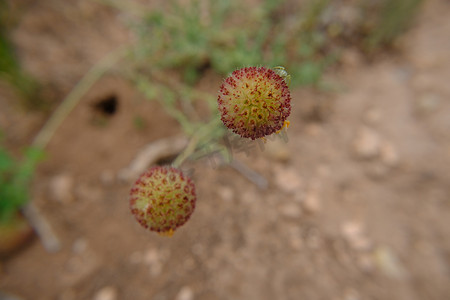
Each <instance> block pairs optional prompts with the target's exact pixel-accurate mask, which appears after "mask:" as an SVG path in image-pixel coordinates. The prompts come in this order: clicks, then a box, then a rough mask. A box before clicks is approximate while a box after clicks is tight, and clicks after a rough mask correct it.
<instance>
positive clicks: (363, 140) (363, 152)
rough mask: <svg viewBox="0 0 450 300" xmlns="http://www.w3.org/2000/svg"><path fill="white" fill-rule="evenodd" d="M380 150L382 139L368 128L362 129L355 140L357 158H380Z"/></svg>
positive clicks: (354, 146)
mask: <svg viewBox="0 0 450 300" xmlns="http://www.w3.org/2000/svg"><path fill="white" fill-rule="evenodd" d="M379 148H380V137H379V136H378V134H377V133H376V132H375V131H374V130H373V129H370V128H368V127H362V128H360V129H359V130H358V132H357V134H356V137H355V139H354V140H353V152H354V153H355V155H356V157H357V158H360V159H372V158H375V157H376V156H378V153H379Z"/></svg>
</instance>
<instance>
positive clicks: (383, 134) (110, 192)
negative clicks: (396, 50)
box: [0, 0, 450, 300]
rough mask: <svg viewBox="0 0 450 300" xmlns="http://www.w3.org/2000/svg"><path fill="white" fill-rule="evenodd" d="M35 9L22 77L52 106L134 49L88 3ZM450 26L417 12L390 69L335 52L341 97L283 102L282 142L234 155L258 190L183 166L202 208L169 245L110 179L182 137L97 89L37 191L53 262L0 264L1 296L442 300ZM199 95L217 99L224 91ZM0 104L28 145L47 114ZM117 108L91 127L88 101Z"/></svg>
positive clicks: (113, 90) (138, 104) (229, 172)
mask: <svg viewBox="0 0 450 300" xmlns="http://www.w3.org/2000/svg"><path fill="white" fill-rule="evenodd" d="M21 2H22V3H27V1H21ZM28 2H30V1H28ZM33 3H34V2H33ZM39 3H42V4H35V5H34V6H33V7H30V6H26V5H24V6H25V7H28V9H29V10H26V11H25V14H27V13H28V15H26V16H27V17H26V18H25V19H24V21H23V22H21V23H20V26H19V27H18V28H17V30H16V32H15V35H14V37H15V40H16V43H17V45H18V46H19V48H20V49H21V50H20V54H21V57H22V58H24V62H25V66H26V67H27V68H28V69H29V70H30V72H32V73H33V74H34V75H38V76H43V77H45V80H44V82H47V83H52V84H55V85H57V86H60V91H62V92H67V90H68V88H69V87H70V86H72V85H73V84H75V83H76V80H78V79H79V78H80V76H81V75H82V74H83V73H84V72H86V71H87V69H88V68H89V66H90V65H91V64H92V62H95V61H96V60H98V59H99V58H101V57H102V56H103V55H104V54H105V53H107V52H108V51H107V50H108V49H111V48H114V47H115V46H117V45H119V44H121V43H123V42H124V41H125V40H126V39H127V35H126V32H125V30H124V29H123V27H121V26H120V25H119V24H120V22H119V20H118V18H119V17H120V16H117V15H115V14H114V12H112V11H104V10H102V9H101V6H97V5H95V4H92V3H90V2H89V1H79V2H78V3H79V4H77V5H72V4H62V2H60V1H52V0H47V1H40V2H39ZM61 14H63V15H61ZM64 14H67V15H64ZM449 15H450V5H449V3H448V1H429V2H427V5H426V6H425V7H424V9H423V10H422V11H421V14H420V16H419V19H418V22H417V24H416V25H415V26H414V27H413V28H412V30H410V32H409V33H408V34H407V35H406V36H404V37H403V38H402V40H401V45H402V46H401V48H402V49H403V51H402V52H401V54H398V55H395V56H393V55H392V56H387V57H385V58H380V59H379V60H378V61H377V62H375V63H373V64H371V65H368V64H366V63H364V61H363V59H361V58H360V57H359V55H358V54H357V53H356V52H352V51H348V52H347V53H345V54H344V58H345V60H344V64H343V66H342V68H340V69H339V71H338V72H336V73H335V74H332V76H331V79H332V80H333V81H334V82H335V83H336V84H337V85H338V86H339V88H340V89H339V90H340V91H339V92H335V93H329V94H324V93H319V92H315V91H310V90H305V89H299V90H294V91H293V101H294V102H293V113H292V116H291V118H290V121H291V126H290V128H289V130H288V137H289V142H288V143H284V142H282V141H280V140H274V141H268V143H267V144H265V145H264V151H261V149H260V148H259V145H257V144H254V146H255V147H254V148H252V149H251V151H250V155H246V153H244V152H242V151H239V149H232V150H233V151H234V152H233V153H234V155H235V158H236V159H239V161H241V162H243V163H245V164H247V165H248V166H250V167H251V168H253V169H254V170H256V171H258V172H259V173H260V174H261V175H263V176H265V177H266V178H267V179H268V181H269V188H268V189H266V190H260V189H258V188H257V187H256V186H255V185H254V184H252V183H250V182H249V181H248V180H247V179H246V178H245V177H243V176H242V175H241V174H240V173H238V172H236V171H235V170H233V169H232V168H230V167H220V168H217V167H215V166H214V165H213V164H211V161H210V160H208V159H203V160H200V161H197V162H193V163H191V167H192V168H193V169H194V174H193V178H194V180H195V182H196V185H197V189H198V195H199V197H198V204H197V208H196V211H195V213H194V215H193V217H192V219H191V220H190V221H189V222H188V223H187V224H186V225H185V226H183V227H182V228H180V229H179V230H178V231H177V232H176V233H175V235H174V236H173V237H172V238H165V237H160V236H158V235H156V234H154V233H150V232H146V231H145V230H144V229H142V228H141V227H139V225H138V224H137V223H136V222H135V221H134V220H133V217H132V216H131V215H130V213H129V209H128V203H127V197H128V190H129V187H130V183H129V182H127V183H124V182H121V181H119V180H117V179H116V175H117V174H118V172H119V171H120V170H121V169H123V168H124V167H126V166H127V165H128V164H129V163H130V162H131V160H132V159H133V158H134V157H135V155H136V154H137V153H138V152H139V150H141V148H142V147H143V146H144V145H146V144H147V143H149V142H152V141H156V140H158V139H160V138H163V137H167V136H173V135H175V134H177V133H179V132H180V130H179V127H178V126H177V124H176V122H175V121H173V120H172V119H171V118H170V117H168V116H167V115H166V114H165V113H164V111H163V110H162V108H160V107H159V106H158V105H157V104H156V103H154V102H148V101H145V100H144V99H143V98H142V96H141V95H140V94H139V93H137V92H136V91H135V89H134V88H133V87H132V86H131V85H130V84H129V83H127V82H124V81H123V80H121V79H120V78H118V77H114V76H107V77H105V78H103V79H102V80H100V81H99V82H98V83H97V84H95V86H94V87H93V88H92V89H91V90H90V92H89V93H88V94H87V95H85V96H84V97H83V99H82V100H81V102H80V103H79V105H78V106H77V107H76V109H75V110H74V111H73V112H72V113H71V114H70V116H69V117H68V118H67V119H66V120H65V121H64V123H63V125H62V126H61V128H60V129H59V130H58V131H57V133H56V135H55V136H54V138H53V139H52V141H51V143H50V144H49V146H48V148H47V160H46V161H45V162H44V163H42V165H41V166H40V167H39V170H38V175H37V177H36V180H35V182H34V186H33V201H34V203H35V204H36V206H37V207H38V208H39V209H40V211H41V212H42V214H43V215H44V216H45V217H46V218H47V219H48V221H49V222H50V224H51V225H52V227H53V228H54V230H55V232H56V234H57V236H58V237H59V239H60V241H61V245H62V248H61V250H60V251H59V252H57V253H48V252H46V250H45V249H44V248H43V246H42V244H41V243H40V242H39V240H36V241H34V243H33V244H32V245H31V246H30V247H28V248H27V249H25V250H24V251H22V252H20V253H18V254H17V255H16V256H14V257H13V258H11V259H9V260H7V261H5V262H3V263H2V266H1V273H0V289H1V291H2V292H6V293H10V294H15V295H17V296H20V297H21V298H23V299H58V300H70V299H103V300H105V299H136V300H139V299H158V300H163V299H177V300H189V299H205V300H206V299H344V300H351V299H399V300H415V299H417V300H418V299H442V300H444V299H448V297H449V296H450V279H449V278H450V202H449V200H450V173H449V166H450V102H449V101H448V99H450V85H449V84H448V78H450V55H449V53H450V39H449V38H448V35H449V32H450V19H449V18H448V16H449ZM87 16H88V17H89V16H90V18H91V19H89V18H88V17H87ZM86 18H88V20H91V21H90V22H92V24H91V23H89V22H87V23H86V22H80V20H85V19H86ZM55 20H58V24H60V25H61V26H53V25H54V23H53V21H55ZM89 24H90V25H95V26H90V25H89ZM91 27H92V28H94V27H95V29H92V28H91ZM105 32H107V33H105ZM41 35H43V36H44V37H45V38H43V39H41V38H40V37H41ZM36 43H37V45H36ZM39 45H40V46H39ZM86 45H92V48H89V49H87V48H86ZM46 49H48V51H50V52H48V51H46ZM52 53H53V54H52ZM58 53H59V54H58ZM74 53H75V54H77V53H78V54H77V55H78V56H77V55H75V56H74ZM53 60H54V61H53ZM79 62H80V63H79ZM41 66H42V67H41ZM207 82H208V87H207V88H205V87H202V89H205V90H206V89H209V90H210V91H212V92H213V91H214V90H215V89H216V87H217V86H218V85H219V84H220V78H216V79H214V80H207ZM0 89H1V90H0V92H1V93H0V95H2V98H1V99H0V100H1V101H0V108H1V111H0V120H1V122H0V125H1V126H2V127H1V128H2V129H4V130H6V142H8V143H9V144H10V145H13V146H15V145H18V144H21V143H22V144H24V143H25V142H26V141H29V140H30V138H31V137H32V136H33V134H35V132H36V124H40V123H42V120H43V116H41V115H40V114H39V113H34V114H32V115H30V113H25V112H23V111H20V110H19V109H18V108H17V107H16V106H15V105H13V104H12V103H13V101H14V100H13V98H14V97H13V96H12V93H10V92H7V91H5V89H6V87H4V86H0ZM3 95H6V96H3ZM111 95H115V96H116V98H117V100H118V109H117V112H116V113H115V114H113V115H111V116H103V115H99V112H98V110H96V109H95V103H98V101H99V100H101V99H104V98H105V97H109V96H111ZM317 112H319V115H320V116H321V118H320V119H321V120H317ZM136 118H140V120H142V121H143V126H141V125H139V126H136V124H135V121H136ZM15 124H22V125H19V126H15ZM23 124H25V125H23ZM12 148H14V147H12ZM61 182H62V183H61ZM0 298H1V297H0Z"/></svg>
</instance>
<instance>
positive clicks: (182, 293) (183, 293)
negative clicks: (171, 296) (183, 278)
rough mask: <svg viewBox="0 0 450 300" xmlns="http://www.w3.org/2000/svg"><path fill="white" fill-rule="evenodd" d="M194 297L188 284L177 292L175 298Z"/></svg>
mask: <svg viewBox="0 0 450 300" xmlns="http://www.w3.org/2000/svg"><path fill="white" fill-rule="evenodd" d="M192 299H194V292H193V291H192V289H191V288H190V287H189V286H184V287H182V288H181V290H180V291H179V292H178V294H177V296H176V297H175V300H192Z"/></svg>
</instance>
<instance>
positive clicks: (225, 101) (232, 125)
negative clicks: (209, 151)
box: [217, 67, 291, 140]
mask: <svg viewBox="0 0 450 300" xmlns="http://www.w3.org/2000/svg"><path fill="white" fill-rule="evenodd" d="M217 102H218V105H219V111H220V113H221V119H222V122H223V123H224V124H225V126H227V127H228V128H229V129H231V130H232V131H233V132H234V133H236V134H239V135H240V136H242V137H245V138H251V139H252V140H254V139H257V138H262V137H264V136H266V135H270V134H272V133H275V132H277V131H278V130H280V129H281V128H282V127H283V125H284V122H285V121H286V119H287V117H288V116H289V114H290V113H291V95H290V92H289V88H288V86H287V83H286V82H285V80H284V79H283V78H282V77H281V76H280V75H278V74H277V72H275V71H273V70H271V69H268V68H265V67H248V68H242V69H239V70H236V71H234V72H233V73H232V74H231V75H230V76H229V77H228V78H226V79H225V80H224V82H223V83H222V85H221V87H220V90H219V97H218V99H217Z"/></svg>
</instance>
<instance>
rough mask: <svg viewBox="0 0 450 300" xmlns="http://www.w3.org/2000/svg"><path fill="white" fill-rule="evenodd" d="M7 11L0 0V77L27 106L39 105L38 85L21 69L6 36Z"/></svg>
mask: <svg viewBox="0 0 450 300" xmlns="http://www.w3.org/2000/svg"><path fill="white" fill-rule="evenodd" d="M7 12H8V9H7V4H6V2H5V1H4V0H0V79H3V80H5V81H7V82H8V83H9V84H11V86H12V87H14V89H15V90H16V91H17V92H18V93H19V95H20V96H21V98H22V99H23V100H24V103H25V104H26V105H27V106H29V107H31V108H33V107H37V106H39V105H41V104H40V103H39V100H38V91H39V85H38V83H37V81H36V80H35V79H34V78H32V77H31V76H30V75H29V74H28V73H27V72H25V71H24V70H23V69H22V67H21V65H20V63H19V60H18V59H17V57H16V54H15V50H14V47H13V45H12V43H11V41H10V38H9V36H8V30H7V29H8V26H7V25H8V20H7Z"/></svg>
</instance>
